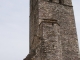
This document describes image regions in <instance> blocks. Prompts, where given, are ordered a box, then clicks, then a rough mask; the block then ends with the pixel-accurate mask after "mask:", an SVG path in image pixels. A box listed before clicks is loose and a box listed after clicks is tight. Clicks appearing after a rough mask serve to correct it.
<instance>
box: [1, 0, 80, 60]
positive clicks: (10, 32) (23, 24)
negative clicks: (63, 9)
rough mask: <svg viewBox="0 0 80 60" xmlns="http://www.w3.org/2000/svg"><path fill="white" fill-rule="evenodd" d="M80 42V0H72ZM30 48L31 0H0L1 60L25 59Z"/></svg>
mask: <svg viewBox="0 0 80 60" xmlns="http://www.w3.org/2000/svg"><path fill="white" fill-rule="evenodd" d="M72 1H73V6H74V14H75V21H76V27H77V33H78V40H79V44H80V27H79V26H80V21H79V19H80V17H79V16H80V8H79V6H80V0H72ZM28 48H29V0H0V60H23V58H25V56H27V54H28V51H29V50H28Z"/></svg>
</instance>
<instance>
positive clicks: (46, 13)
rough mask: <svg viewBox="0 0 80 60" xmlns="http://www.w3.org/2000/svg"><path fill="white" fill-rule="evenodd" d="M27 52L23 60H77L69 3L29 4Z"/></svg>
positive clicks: (60, 0)
mask: <svg viewBox="0 0 80 60" xmlns="http://www.w3.org/2000/svg"><path fill="white" fill-rule="evenodd" d="M29 49H30V51H29V55H28V56H27V57H26V58H25V59H24V60H79V59H78V40H77V34H76V27H75V20H74V13H73V6H72V2H71V0H30V48H29Z"/></svg>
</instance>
